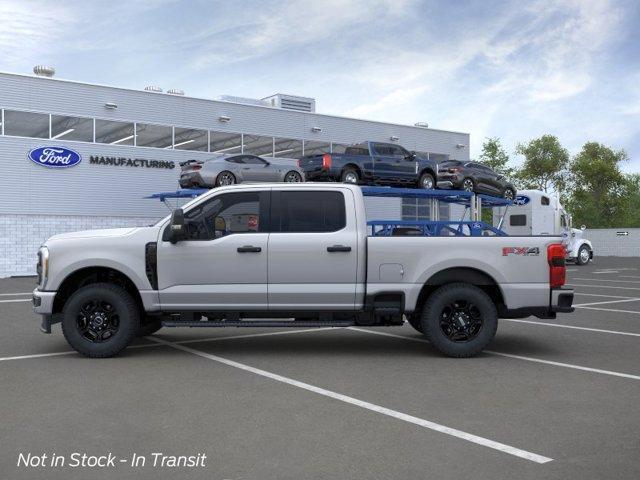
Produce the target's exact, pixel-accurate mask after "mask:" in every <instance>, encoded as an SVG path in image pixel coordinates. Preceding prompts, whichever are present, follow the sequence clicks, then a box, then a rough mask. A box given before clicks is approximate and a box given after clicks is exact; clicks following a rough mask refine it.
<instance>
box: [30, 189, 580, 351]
mask: <svg viewBox="0 0 640 480" xmlns="http://www.w3.org/2000/svg"><path fill="white" fill-rule="evenodd" d="M38 275H39V278H38V286H37V288H36V289H35V290H34V293H33V302H34V309H35V312H36V313H39V314H41V315H42V330H43V331H44V332H46V333H50V332H51V325H52V324H54V323H57V322H61V323H62V331H63V333H64V336H65V337H66V339H67V341H68V342H69V343H70V344H71V346H72V347H73V348H74V349H76V350H77V351H78V352H80V353H82V354H84V355H87V356H90V357H109V356H113V355H116V354H117V353H118V352H120V351H121V350H122V349H124V348H125V347H126V346H127V345H129V343H130V342H131V341H132V340H133V338H134V337H135V336H136V335H146V334H151V333H153V332H154V331H156V330H158V329H159V328H160V327H162V326H166V327H178V326H186V327H227V326H229V327H256V326H263V327H289V326H301V327H310V326H315V327H323V326H339V327H345V326H350V325H369V326H392V325H402V324H403V320H404V317H406V318H407V319H408V321H409V323H410V324H411V325H412V326H413V327H414V328H416V329H417V330H419V331H421V332H423V333H424V335H426V337H427V338H428V339H429V341H430V342H431V344H432V345H433V346H434V347H435V348H436V349H438V350H439V351H440V352H442V353H444V354H446V355H450V356H454V357H467V356H472V355H474V354H476V353H478V352H480V351H481V350H482V349H483V348H484V347H485V346H486V345H487V344H488V343H489V342H490V341H491V340H492V338H493V337H494V335H495V333H496V328H497V325H498V323H497V322H498V318H499V317H503V318H504V317H512V318H515V317H526V316H530V315H536V316H538V317H540V318H554V317H555V315H556V312H570V311H573V307H572V306H571V305H572V302H573V290H571V289H567V288H564V287H563V284H564V282H565V266H564V247H563V246H562V244H561V239H560V238H555V237H506V236H494V237H484V236H477V237H457V236H456V237H416V236H389V237H374V236H369V235H368V230H367V222H366V219H365V207H364V200H363V194H362V190H361V189H360V188H359V187H357V186H354V185H349V184H318V183H316V184H253V185H249V184H245V185H235V186H228V187H220V188H218V189H215V190H212V191H209V192H207V193H205V194H203V195H201V196H200V197H197V198H195V199H194V200H192V201H191V202H189V203H187V204H186V205H185V206H184V207H183V208H180V209H176V210H174V211H173V212H172V214H171V215H170V216H168V217H166V218H164V219H162V220H160V221H159V222H158V223H157V224H155V225H153V226H150V227H139V228H122V229H113V230H93V231H84V232H77V233H67V234H62V235H56V236H54V237H51V238H50V239H49V240H47V241H46V242H45V243H44V245H43V246H42V247H41V248H40V250H39V252H38ZM283 318H288V319H290V320H277V319H283ZM251 319H253V320H251ZM256 319H261V320H256Z"/></svg>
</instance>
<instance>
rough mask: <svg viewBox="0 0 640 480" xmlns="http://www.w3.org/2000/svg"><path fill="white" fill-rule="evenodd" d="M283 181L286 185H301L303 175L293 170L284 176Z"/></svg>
mask: <svg viewBox="0 0 640 480" xmlns="http://www.w3.org/2000/svg"><path fill="white" fill-rule="evenodd" d="M283 181H284V182H285V183H300V182H302V175H300V173H299V172H296V171H295V170H291V171H289V172H287V174H286V175H285V176H284V180H283Z"/></svg>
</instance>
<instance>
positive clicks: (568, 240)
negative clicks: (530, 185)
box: [493, 190, 593, 265]
mask: <svg viewBox="0 0 640 480" xmlns="http://www.w3.org/2000/svg"><path fill="white" fill-rule="evenodd" d="M493 224H494V225H500V226H501V230H502V231H504V232H505V233H507V234H508V235H550V236H562V238H563V242H562V243H563V245H564V246H565V249H566V251H567V260H571V261H574V262H576V263H577V264H578V265H586V264H587V263H589V262H590V261H591V260H593V246H592V245H591V242H590V241H589V240H587V239H585V238H583V235H584V231H585V229H586V227H585V226H584V225H583V226H582V227H581V228H579V229H578V228H573V227H572V218H571V215H570V214H569V213H568V212H567V211H566V210H565V209H564V207H563V206H562V204H561V203H560V199H559V198H558V197H556V196H554V195H550V194H548V193H545V192H543V191H541V190H522V191H519V192H518V196H517V197H516V199H515V200H514V202H513V205H512V206H510V207H508V208H499V209H496V210H494V212H493Z"/></svg>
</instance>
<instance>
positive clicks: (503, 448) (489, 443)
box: [147, 337, 553, 463]
mask: <svg viewBox="0 0 640 480" xmlns="http://www.w3.org/2000/svg"><path fill="white" fill-rule="evenodd" d="M147 338H148V339H149V340H152V341H154V342H159V343H160V344H162V345H166V346H167V347H171V348H175V349H177V350H182V351H183V352H187V353H191V354H193V355H197V356H199V357H202V358H206V359H208V360H213V361H214V362H218V363H222V364H224V365H227V366H229V367H234V368H238V369H240V370H244V371H246V372H250V373H253V374H254V375H259V376H261V377H265V378H269V379H271V380H275V381H276V382H281V383H285V384H287V385H291V386H293V387H297V388H301V389H303V390H307V391H309V392H313V393H317V394H318V395H322V396H325V397H329V398H333V399H334V400H339V401H341V402H344V403H348V404H350V405H355V406H356V407H360V408H364V409H366V410H370V411H372V412H376V413H379V414H382V415H386V416H388V417H392V418H396V419H398V420H402V421H404V422H408V423H412V424H414V425H418V426H420V427H424V428H428V429H430V430H434V431H436V432H440V433H444V434H446V435H450V436H452V437H456V438H460V439H462V440H466V441H467V442H471V443H475V444H477V445H482V446H484V447H488V448H492V449H494V450H498V451H500V452H504V453H507V454H509V455H513V456H516V457H520V458H524V459H525V460H529V461H532V462H535V463H548V462H551V461H552V460H553V459H552V458H549V457H544V456H542V455H538V454H536V453H532V452H528V451H526V450H521V449H519V448H515V447H512V446H510V445H506V444H504V443H500V442H496V441H493V440H490V439H488V438H484V437H479V436H477V435H473V434H471V433H467V432H464V431H462V430H458V429H455V428H451V427H447V426H445V425H441V424H439V423H435V422H432V421H430V420H425V419H423V418H418V417H414V416H413V415H407V414H406V413H402V412H399V411H397V410H392V409H390V408H386V407H382V406H380V405H376V404H374V403H370V402H366V401H364V400H359V399H357V398H354V397H349V396H347V395H343V394H341V393H338V392H334V391H332V390H326V389H324V388H321V387H316V386H315V385H310V384H308V383H304V382H300V381H298V380H294V379H292V378H288V377H284V376H282V375H278V374H277V373H272V372H268V371H266V370H261V369H259V368H255V367H252V366H250V365H246V364H244V363H240V362H236V361H233V360H229V359H227V358H224V357H219V356H217V355H212V354H210V353H207V352H203V351H201V350H195V349H193V348H190V347H185V346H183V345H177V344H175V343H171V342H167V341H164V340H160V339H157V338H155V337H147Z"/></svg>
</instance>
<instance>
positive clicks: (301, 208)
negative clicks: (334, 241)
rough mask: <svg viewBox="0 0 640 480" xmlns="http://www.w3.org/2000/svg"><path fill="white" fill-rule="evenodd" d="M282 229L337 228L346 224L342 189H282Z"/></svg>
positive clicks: (315, 229) (321, 229) (319, 230)
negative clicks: (340, 190) (312, 190)
mask: <svg viewBox="0 0 640 480" xmlns="http://www.w3.org/2000/svg"><path fill="white" fill-rule="evenodd" d="M279 213H280V215H279V216H280V231H281V232H336V231H338V230H341V229H343V228H344V227H345V226H346V224H347V223H346V214H345V208H344V196H343V195H342V193H340V192H321V191H319V192H282V193H281V194H280V212H279Z"/></svg>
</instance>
